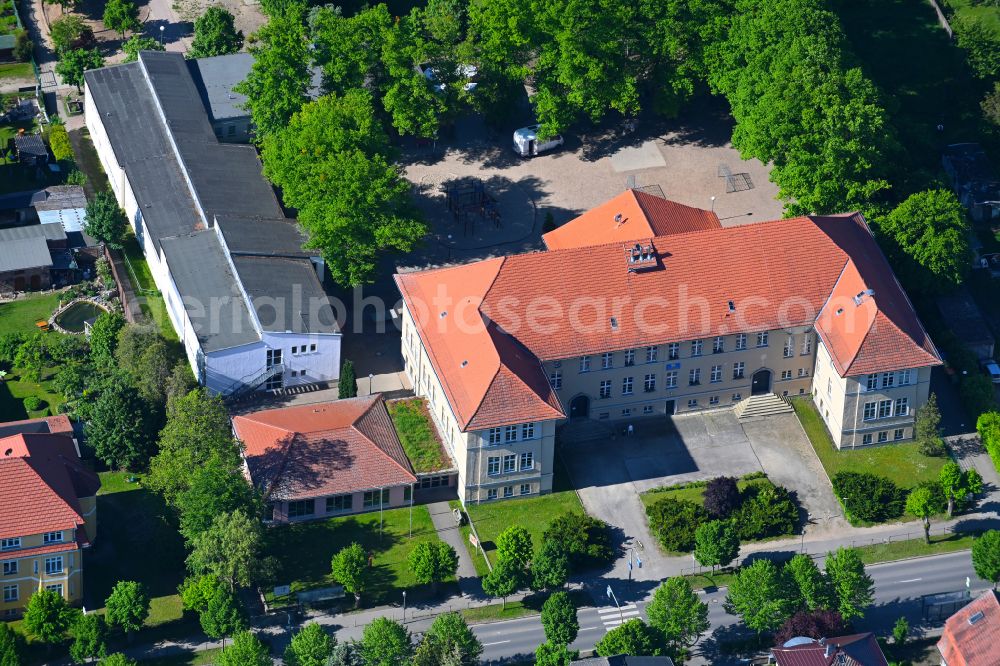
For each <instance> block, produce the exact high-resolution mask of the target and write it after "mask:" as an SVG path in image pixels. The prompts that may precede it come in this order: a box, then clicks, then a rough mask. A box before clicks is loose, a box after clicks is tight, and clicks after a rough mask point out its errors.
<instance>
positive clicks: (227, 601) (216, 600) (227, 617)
mask: <svg viewBox="0 0 1000 666" xmlns="http://www.w3.org/2000/svg"><path fill="white" fill-rule="evenodd" d="M205 578H208V579H210V580H211V579H214V580H215V581H216V582H217V584H216V585H215V587H214V588H213V589H212V590H211V592H210V593H209V595H208V597H207V599H206V601H205V607H204V608H203V609H201V611H200V612H199V613H198V621H199V623H200V624H201V628H202V630H203V631H204V632H205V634H206V635H207V636H210V637H212V638H221V639H223V640H225V637H226V636H233V635H235V634H236V633H238V632H240V631H246V629H247V628H248V622H247V619H246V617H245V615H244V614H243V609H242V608H241V607H240V602H239V600H238V599H237V598H236V595H235V594H233V592H232V591H231V590H229V589H228V588H227V587H226V586H225V585H224V584H222V583H220V582H218V579H217V578H214V577H212V576H206V577H205Z"/></svg>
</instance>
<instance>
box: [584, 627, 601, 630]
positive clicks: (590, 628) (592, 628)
mask: <svg viewBox="0 0 1000 666" xmlns="http://www.w3.org/2000/svg"><path fill="white" fill-rule="evenodd" d="M594 629H600V627H580V631H593V630H594Z"/></svg>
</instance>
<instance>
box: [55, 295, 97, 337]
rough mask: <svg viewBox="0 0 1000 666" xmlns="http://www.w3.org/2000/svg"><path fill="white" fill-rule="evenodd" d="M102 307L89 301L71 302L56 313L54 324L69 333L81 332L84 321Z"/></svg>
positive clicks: (91, 317) (93, 316) (92, 317)
mask: <svg viewBox="0 0 1000 666" xmlns="http://www.w3.org/2000/svg"><path fill="white" fill-rule="evenodd" d="M102 312H104V308H102V307H101V306H99V305H96V304H95V303H91V302H90V301H77V302H76V303H71V304H70V305H69V306H67V307H66V309H65V310H63V311H62V312H60V313H59V314H57V315H56V324H58V325H59V326H60V327H62V328H64V329H65V330H67V331H69V332H70V333H83V329H84V322H86V321H87V320H89V319H94V318H96V317H97V316H98V315H99V314H101V313H102Z"/></svg>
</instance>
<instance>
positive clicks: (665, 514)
mask: <svg viewBox="0 0 1000 666" xmlns="http://www.w3.org/2000/svg"><path fill="white" fill-rule="evenodd" d="M646 515H647V516H649V527H650V530H652V532H653V534H654V535H656V538H657V539H658V540H659V542H660V543H661V544H662V545H663V547H664V548H666V549H667V550H672V551H680V552H686V551H690V550H692V549H694V533H695V531H696V530H697V529H698V526H699V525H701V524H702V523H704V522H707V521H708V519H709V518H708V512H707V511H705V509H703V508H702V507H700V506H699V505H697V504H695V503H694V502H689V501H687V500H677V499H673V498H672V497H664V498H663V499H659V500H657V501H656V502H654V503H653V504H651V505H650V506H648V507H646Z"/></svg>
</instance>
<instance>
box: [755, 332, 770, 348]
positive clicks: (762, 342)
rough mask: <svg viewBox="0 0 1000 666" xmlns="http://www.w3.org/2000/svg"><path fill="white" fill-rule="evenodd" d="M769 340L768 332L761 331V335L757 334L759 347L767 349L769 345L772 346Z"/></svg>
mask: <svg viewBox="0 0 1000 666" xmlns="http://www.w3.org/2000/svg"><path fill="white" fill-rule="evenodd" d="M769 338H770V335H769V334H768V331H761V332H760V333H758V334H757V347H767V346H768V344H770V342H769Z"/></svg>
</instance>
